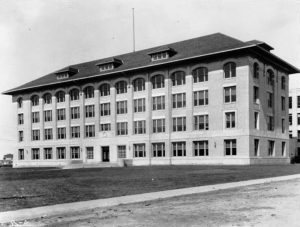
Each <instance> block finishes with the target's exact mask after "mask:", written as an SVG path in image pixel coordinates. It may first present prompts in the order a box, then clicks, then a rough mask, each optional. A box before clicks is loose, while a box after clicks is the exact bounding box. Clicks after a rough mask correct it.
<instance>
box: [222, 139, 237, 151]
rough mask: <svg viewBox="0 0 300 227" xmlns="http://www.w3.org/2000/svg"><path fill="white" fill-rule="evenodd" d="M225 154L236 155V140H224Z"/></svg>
mask: <svg viewBox="0 0 300 227" xmlns="http://www.w3.org/2000/svg"><path fill="white" fill-rule="evenodd" d="M224 143H225V155H236V140H235V139H232V140H224Z"/></svg>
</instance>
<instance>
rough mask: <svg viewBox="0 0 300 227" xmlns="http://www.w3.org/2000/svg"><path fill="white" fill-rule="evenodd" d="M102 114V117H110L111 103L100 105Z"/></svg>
mask: <svg viewBox="0 0 300 227" xmlns="http://www.w3.org/2000/svg"><path fill="white" fill-rule="evenodd" d="M100 109H101V111H100V114H101V116H108V115H110V103H103V104H101V105H100Z"/></svg>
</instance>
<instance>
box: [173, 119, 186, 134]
mask: <svg viewBox="0 0 300 227" xmlns="http://www.w3.org/2000/svg"><path fill="white" fill-rule="evenodd" d="M182 131H186V117H174V118H173V132H182Z"/></svg>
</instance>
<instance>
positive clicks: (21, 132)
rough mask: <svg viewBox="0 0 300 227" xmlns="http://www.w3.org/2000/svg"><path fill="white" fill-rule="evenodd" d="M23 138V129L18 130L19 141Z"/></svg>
mask: <svg viewBox="0 0 300 227" xmlns="http://www.w3.org/2000/svg"><path fill="white" fill-rule="evenodd" d="M23 140H24V133H23V131H19V142H22V141H23Z"/></svg>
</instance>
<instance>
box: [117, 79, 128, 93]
mask: <svg viewBox="0 0 300 227" xmlns="http://www.w3.org/2000/svg"><path fill="white" fill-rule="evenodd" d="M115 87H116V90H117V94H122V93H127V83H126V81H119V82H117V83H116V84H115Z"/></svg>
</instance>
